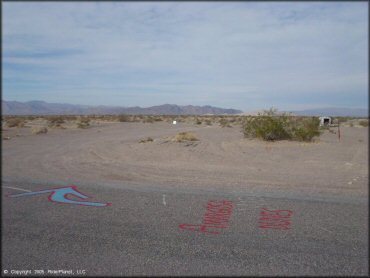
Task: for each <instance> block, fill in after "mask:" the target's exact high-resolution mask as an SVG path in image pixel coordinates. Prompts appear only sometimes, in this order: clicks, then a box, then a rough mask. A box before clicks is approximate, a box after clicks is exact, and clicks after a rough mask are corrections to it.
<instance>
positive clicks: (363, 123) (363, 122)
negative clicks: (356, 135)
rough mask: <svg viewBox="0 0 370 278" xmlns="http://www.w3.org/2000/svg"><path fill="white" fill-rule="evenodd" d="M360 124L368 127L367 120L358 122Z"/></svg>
mask: <svg viewBox="0 0 370 278" xmlns="http://www.w3.org/2000/svg"><path fill="white" fill-rule="evenodd" d="M358 124H359V125H360V126H363V127H368V126H369V120H362V121H359V123H358Z"/></svg>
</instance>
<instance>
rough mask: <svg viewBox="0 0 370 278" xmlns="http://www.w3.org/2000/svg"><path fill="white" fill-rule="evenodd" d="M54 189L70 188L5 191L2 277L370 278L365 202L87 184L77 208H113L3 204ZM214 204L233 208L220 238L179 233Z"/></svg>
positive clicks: (38, 199) (31, 185) (24, 186)
mask: <svg viewBox="0 0 370 278" xmlns="http://www.w3.org/2000/svg"><path fill="white" fill-rule="evenodd" d="M58 186H67V184H43V183H42V182H25V181H17V182H15V181H3V182H2V193H3V196H2V201H3V202H2V204H3V205H2V218H3V222H2V252H3V253H2V268H3V269H2V271H3V275H4V271H5V270H7V271H8V275H9V274H11V272H12V273H13V275H17V274H19V273H21V272H19V271H27V270H30V271H32V274H34V273H35V272H34V271H35V270H40V271H41V270H42V271H44V273H45V274H48V275H51V274H52V273H51V272H48V271H59V270H64V271H71V272H72V273H73V274H74V275H77V274H78V273H80V274H85V275H91V276H95V275H110V276H112V275H246V276H248V275H249V276H250V275H253V276H255V275H264V276H265V275H329V276H333V275H368V271H369V267H368V264H369V261H368V228H367V227H368V226H367V225H368V203H367V196H364V198H363V199H350V198H345V197H343V198H329V197H325V198H319V197H317V198H315V197H314V196H311V197H307V196H306V197H305V196H298V195H296V196H288V197H286V196H285V197H284V195H282V194H280V195H278V194H273V193H264V192H259V193H256V192H254V193H250V192H249V193H248V192H236V191H230V192H228V191H227V190H224V191H222V192H221V191H217V192H216V191H211V190H209V191H206V190H196V189H192V188H189V189H188V190H180V189H166V188H161V187H155V186H150V187H149V186H148V187H146V186H135V187H134V186H130V185H122V186H119V185H104V186H102V185H92V184H77V185H76V186H77V188H78V190H79V191H80V192H81V193H83V194H85V195H88V196H90V198H89V199H87V200H84V201H90V202H102V203H105V202H109V203H111V206H105V207H91V206H80V205H73V204H62V203H58V202H50V201H49V200H48V196H49V195H50V193H43V194H39V195H33V196H23V197H17V198H15V197H9V196H6V195H8V194H20V193H27V192H28V191H38V190H47V189H52V188H55V187H58ZM22 190H23V191H22ZM54 196H56V195H54ZM69 198H70V199H71V200H76V201H77V200H81V199H78V198H74V197H73V196H72V195H69ZM212 200H213V206H217V204H221V202H222V201H224V202H225V204H232V205H230V206H228V208H227V209H225V210H224V211H225V215H226V216H225V217H224V223H223V226H224V228H213V229H208V231H211V230H212V231H216V232H218V233H219V234H211V233H204V232H199V231H191V230H186V229H181V228H179V225H181V224H184V223H186V224H194V225H201V224H202V223H203V222H204V221H206V220H205V219H204V218H205V217H206V214H207V213H208V212H209V210H211V209H212V208H210V201H212ZM217 202H218V203H217ZM207 206H208V207H207ZM211 206H212V204H211ZM264 209H267V210H268V211H270V213H272V211H275V212H276V211H277V210H279V212H280V214H282V215H283V214H284V215H285V216H286V215H288V214H289V215H288V216H286V217H288V222H285V223H288V224H286V226H284V227H285V228H289V229H271V228H260V227H259V225H260V224H259V219H260V218H261V217H262V216H261V213H262V212H263V211H264V212H265V213H266V211H267V210H264ZM276 215H277V214H276V213H275V216H276ZM264 216H266V215H264ZM186 227H189V226H186ZM197 227H200V226H197ZM265 227H266V226H265ZM270 227H271V226H270ZM280 227H282V226H280ZM15 271H18V272H15ZM55 273H57V272H55ZM68 273H69V272H68ZM59 274H61V272H59Z"/></svg>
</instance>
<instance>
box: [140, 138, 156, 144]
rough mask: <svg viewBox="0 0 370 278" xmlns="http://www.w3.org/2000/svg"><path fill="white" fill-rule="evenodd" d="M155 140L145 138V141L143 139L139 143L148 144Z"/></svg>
mask: <svg viewBox="0 0 370 278" xmlns="http://www.w3.org/2000/svg"><path fill="white" fill-rule="evenodd" d="M153 141H154V140H153V138H151V137H147V138H145V139H141V140H140V141H139V143H147V142H153Z"/></svg>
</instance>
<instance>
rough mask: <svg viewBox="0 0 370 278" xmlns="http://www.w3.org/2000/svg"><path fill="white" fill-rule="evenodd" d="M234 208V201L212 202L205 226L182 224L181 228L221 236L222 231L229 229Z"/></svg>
mask: <svg viewBox="0 0 370 278" xmlns="http://www.w3.org/2000/svg"><path fill="white" fill-rule="evenodd" d="M233 207H234V203H233V202H232V201H226V200H221V201H217V200H216V201H215V200H211V201H209V202H208V204H207V210H206V213H205V214H204V217H203V224H180V225H179V228H180V229H183V230H190V231H195V232H201V233H204V234H219V233H220V229H224V228H227V226H228V224H229V220H230V216H231V214H232V212H233Z"/></svg>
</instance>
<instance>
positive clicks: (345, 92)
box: [2, 2, 368, 111]
mask: <svg viewBox="0 0 370 278" xmlns="http://www.w3.org/2000/svg"><path fill="white" fill-rule="evenodd" d="M367 76H368V3H367V2H353V3H350V2H333V3H331V2H290V3H288V2H137V3H135V2H95V3H94V2H76V3H72V2H49V3H48V2H46V3H41V2H29V3H27V2H24V3H22V2H15V3H10V2H4V3H3V82H2V84H3V99H5V100H16V101H29V100H44V101H47V102H59V103H71V104H87V105H118V106H142V107H147V106H152V105H160V104H164V103H172V104H179V105H187V104H192V105H213V106H219V107H225V108H229V107H230V108H236V109H241V110H243V111H253V110H258V109H267V108H269V107H272V106H273V107H276V108H278V109H279V110H296V109H308V108H320V107H328V106H332V107H352V108H367V103H368V77H367Z"/></svg>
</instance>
